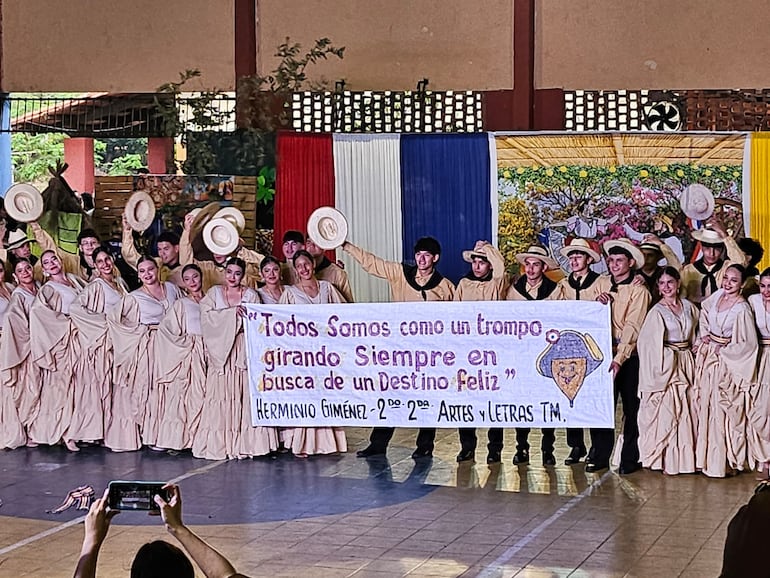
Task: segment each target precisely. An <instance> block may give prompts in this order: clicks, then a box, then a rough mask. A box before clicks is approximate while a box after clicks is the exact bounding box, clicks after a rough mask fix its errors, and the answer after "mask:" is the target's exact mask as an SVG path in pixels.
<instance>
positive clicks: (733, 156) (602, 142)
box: [495, 133, 746, 167]
mask: <svg viewBox="0 0 770 578" xmlns="http://www.w3.org/2000/svg"><path fill="white" fill-rule="evenodd" d="M495 142H496V147H497V166H498V167H522V166H523V167H531V166H544V167H548V166H560V165H575V164H581V165H590V166H619V165H667V164H674V163H685V164H697V165H701V164H702V165H739V164H741V163H742V162H743V151H744V145H745V143H746V135H745V134H736V133H730V134H709V133H650V134H647V133H640V134H635V133H601V134H598V133H597V134H585V133H582V134H577V133H575V134H558V135H553V134H552V135H496V136H495Z"/></svg>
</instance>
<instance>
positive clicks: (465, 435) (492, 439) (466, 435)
mask: <svg viewBox="0 0 770 578" xmlns="http://www.w3.org/2000/svg"><path fill="white" fill-rule="evenodd" d="M504 431H505V430H503V428H499V427H491V428H489V431H488V432H487V439H489V443H488V444H487V450H489V451H490V452H502V451H503V433H504ZM458 432H459V433H460V447H461V448H462V450H463V451H464V452H465V451H470V452H474V451H476V443H477V441H478V439H477V438H476V428H473V427H461V428H460V429H459V430H458Z"/></svg>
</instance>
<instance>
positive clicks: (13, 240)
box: [5, 229, 34, 251]
mask: <svg viewBox="0 0 770 578" xmlns="http://www.w3.org/2000/svg"><path fill="white" fill-rule="evenodd" d="M32 241H34V239H30V238H29V237H27V234H26V233H25V232H24V231H22V230H21V229H16V230H15V231H11V232H10V233H8V244H7V245H6V246H5V248H6V249H8V250H9V251H10V250H11V249H18V248H19V247H21V246H22V245H23V244H24V243H31V242H32Z"/></svg>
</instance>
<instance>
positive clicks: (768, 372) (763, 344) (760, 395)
mask: <svg viewBox="0 0 770 578" xmlns="http://www.w3.org/2000/svg"><path fill="white" fill-rule="evenodd" d="M749 305H751V309H752V310H753V311H754V322H755V323H756V325H757V330H758V331H759V362H758V364H757V380H756V382H755V383H754V384H752V387H751V390H750V392H749V397H750V401H749V406H748V410H747V415H746V417H747V419H748V429H747V435H748V446H749V447H748V451H749V465H751V466H753V467H755V468H756V469H757V471H758V472H759V475H758V477H759V478H761V479H767V478H768V477H770V471H768V466H769V465H770V464H768V462H770V268H767V269H765V270H764V271H762V273H761V274H760V276H759V293H758V294H756V295H752V296H750V297H749Z"/></svg>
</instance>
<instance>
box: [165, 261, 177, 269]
mask: <svg viewBox="0 0 770 578" xmlns="http://www.w3.org/2000/svg"><path fill="white" fill-rule="evenodd" d="M164 265H166V267H168V269H169V270H170V271H173V270H174V269H176V268H177V267H179V261H177V262H176V263H174V264H173V265H169V264H167V263H164Z"/></svg>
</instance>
